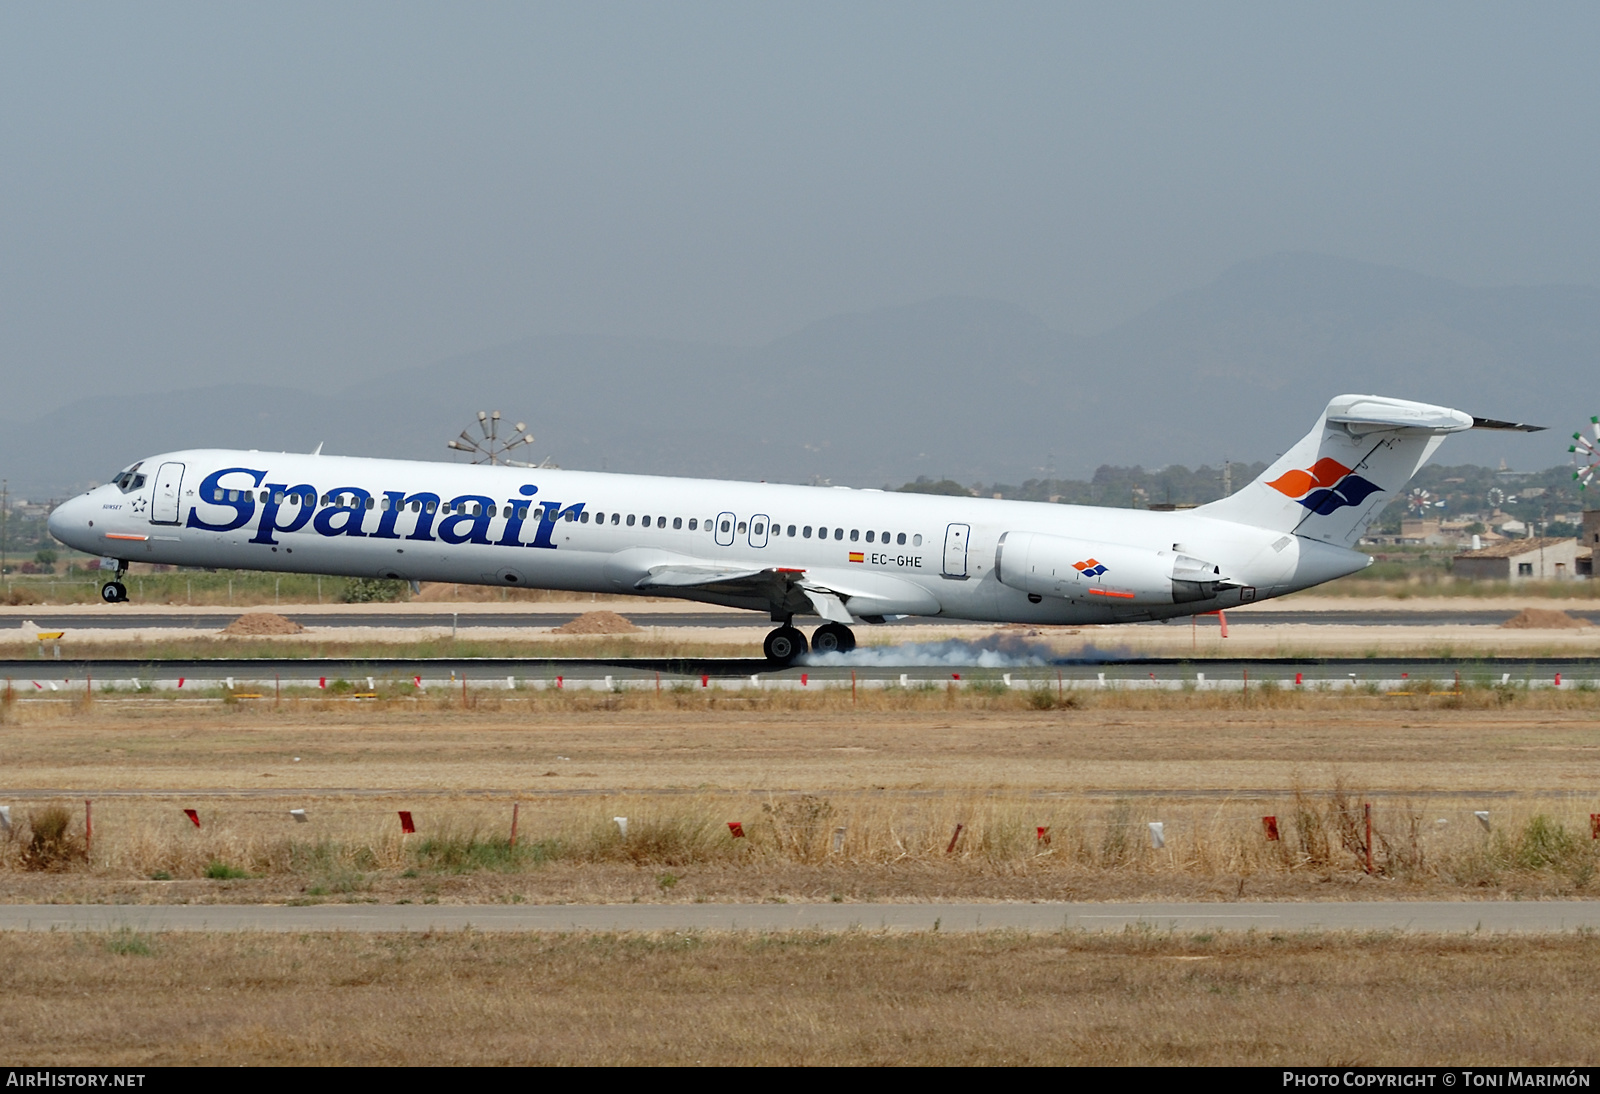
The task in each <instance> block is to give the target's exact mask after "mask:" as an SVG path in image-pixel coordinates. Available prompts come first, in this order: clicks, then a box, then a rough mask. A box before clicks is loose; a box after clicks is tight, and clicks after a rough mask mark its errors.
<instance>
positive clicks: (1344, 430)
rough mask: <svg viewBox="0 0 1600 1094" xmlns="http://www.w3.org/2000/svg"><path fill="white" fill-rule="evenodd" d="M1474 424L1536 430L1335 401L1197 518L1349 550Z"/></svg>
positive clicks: (1387, 404)
mask: <svg viewBox="0 0 1600 1094" xmlns="http://www.w3.org/2000/svg"><path fill="white" fill-rule="evenodd" d="M1475 425H1476V426H1478V427H1479V428H1490V429H1494V428H1500V429H1507V428H1510V429H1532V428H1537V427H1530V426H1521V425H1516V424H1513V423H1509V422H1495V421H1490V420H1489V419H1484V418H1474V417H1472V415H1470V414H1464V413H1462V412H1461V411H1459V410H1451V409H1449V408H1448V407H1442V406H1431V405H1429V404H1427V403H1413V402H1408V401H1406V400H1404V399H1388V398H1384V397H1382V396H1378V395H1340V396H1338V397H1337V398H1335V399H1334V400H1333V401H1331V402H1330V403H1328V408H1327V409H1326V410H1325V411H1323V413H1322V418H1321V420H1320V421H1318V422H1317V425H1316V428H1314V429H1312V431H1311V432H1310V433H1307V434H1306V435H1305V437H1304V438H1303V439H1302V440H1301V441H1300V442H1299V443H1298V444H1296V445H1295V446H1294V447H1293V448H1291V449H1289V451H1287V452H1285V453H1284V454H1283V455H1282V456H1281V457H1280V458H1279V459H1278V461H1277V462H1276V463H1274V464H1273V465H1272V466H1271V467H1269V468H1267V470H1266V471H1265V472H1263V473H1262V475H1261V477H1260V478H1258V479H1256V480H1255V481H1254V482H1252V483H1250V484H1249V485H1248V486H1246V487H1245V488H1244V489H1242V490H1240V491H1239V492H1238V493H1236V494H1234V495H1232V496H1231V497H1226V498H1223V499H1221V500H1220V501H1214V502H1211V503H1210V504H1209V505H1203V506H1201V507H1200V508H1199V509H1198V510H1196V512H1197V513H1203V514H1205V515H1206V516H1209V517H1215V518H1217V519H1220V520H1229V521H1234V522H1236V523H1239V524H1249V525H1253V526H1255V527H1258V528H1270V529H1273V530H1274V531H1281V532H1287V533H1291V534H1293V535H1298V536H1303V537H1305V538H1307V539H1312V540H1318V541H1321V542H1323V543H1331V544H1335V545H1337V546H1340V547H1354V546H1355V545H1356V543H1357V541H1359V540H1360V539H1361V537H1362V536H1363V535H1364V534H1366V531H1367V528H1368V527H1369V526H1370V525H1371V524H1372V522H1373V520H1374V519H1376V518H1377V515H1378V514H1379V513H1380V512H1382V511H1383V508H1384V506H1385V505H1387V504H1388V503H1389V502H1391V501H1393V500H1394V498H1395V497H1396V496H1397V495H1398V494H1399V493H1400V491H1401V490H1402V489H1404V488H1405V485H1406V483H1407V482H1409V481H1410V480H1411V476H1412V475H1414V474H1416V472H1417V469H1418V468H1420V467H1421V466H1422V465H1423V464H1424V463H1426V462H1427V461H1428V458H1429V457H1430V456H1432V455H1433V453H1434V451H1435V450H1436V449H1437V448H1438V447H1439V445H1441V444H1442V443H1444V439H1445V437H1446V436H1448V435H1449V434H1451V433H1459V432H1461V431H1463V430H1467V429H1471V428H1473V426H1475Z"/></svg>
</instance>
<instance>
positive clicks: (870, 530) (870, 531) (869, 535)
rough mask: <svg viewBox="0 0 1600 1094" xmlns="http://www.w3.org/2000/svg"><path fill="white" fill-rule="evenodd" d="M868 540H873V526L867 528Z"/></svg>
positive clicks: (869, 541)
mask: <svg viewBox="0 0 1600 1094" xmlns="http://www.w3.org/2000/svg"><path fill="white" fill-rule="evenodd" d="M867 542H868V543H871V542H872V529H871V528H868V529H867Z"/></svg>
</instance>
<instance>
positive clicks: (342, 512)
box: [312, 486, 372, 537]
mask: <svg viewBox="0 0 1600 1094" xmlns="http://www.w3.org/2000/svg"><path fill="white" fill-rule="evenodd" d="M346 494H352V495H354V497H353V499H352V502H351V504H349V505H330V506H328V507H326V508H324V509H322V510H320V511H319V512H318V513H317V515H316V519H315V520H314V521H313V522H312V527H314V528H316V530H317V534H318V535H319V536H363V537H364V536H365V535H366V534H367V533H365V532H363V531H362V530H361V522H362V520H363V519H364V518H365V517H366V515H367V502H368V501H369V500H371V498H372V495H371V494H369V493H367V492H366V491H365V490H363V489H361V488H360V487H359V486H339V487H335V488H334V489H332V490H329V491H328V496H329V497H330V498H332V499H334V500H336V501H338V500H342V499H343V497H344V495H346ZM340 518H343V519H340ZM335 521H338V523H337V524H335V523H334V522H335Z"/></svg>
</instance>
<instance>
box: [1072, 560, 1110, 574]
mask: <svg viewBox="0 0 1600 1094" xmlns="http://www.w3.org/2000/svg"><path fill="white" fill-rule="evenodd" d="M1072 568H1073V569H1074V570H1077V571H1078V572H1079V573H1080V574H1082V575H1083V576H1084V577H1099V576H1100V575H1101V574H1103V573H1105V572H1106V564H1105V563H1104V562H1097V561H1095V560H1094V559H1092V558H1090V559H1085V560H1084V561H1082V562H1074V563H1073V564H1072Z"/></svg>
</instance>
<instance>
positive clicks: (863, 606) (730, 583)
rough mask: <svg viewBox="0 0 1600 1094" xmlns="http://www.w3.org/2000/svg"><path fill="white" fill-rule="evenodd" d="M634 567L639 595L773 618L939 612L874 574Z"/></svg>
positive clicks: (658, 564) (915, 590) (935, 604)
mask: <svg viewBox="0 0 1600 1094" xmlns="http://www.w3.org/2000/svg"><path fill="white" fill-rule="evenodd" d="M635 565H637V566H638V569H637V570H635V571H634V573H635V574H636V575H637V576H634V579H633V580H632V581H631V582H630V584H631V585H632V586H633V588H634V589H637V590H639V591H640V592H648V591H650V590H652V589H659V590H660V591H662V592H673V591H684V592H687V591H689V590H693V591H694V592H696V593H700V594H704V595H709V596H712V597H716V598H719V599H726V600H728V601H730V602H740V603H742V604H744V605H749V604H750V603H751V602H752V601H759V602H762V603H764V604H765V605H766V606H767V607H768V609H769V610H770V611H772V612H774V613H779V614H781V613H784V612H788V613H807V612H815V613H816V614H817V615H820V616H821V617H822V618H824V619H827V620H830V621H832V622H835V623H845V624H849V623H852V622H854V621H855V619H857V618H863V617H879V616H884V615H936V614H938V612H939V611H940V604H939V601H938V600H937V599H936V598H935V597H933V596H932V595H931V594H929V593H928V592H926V591H925V590H923V589H922V588H921V587H920V586H918V585H916V584H914V583H912V582H910V581H907V580H905V579H903V578H898V577H894V576H893V575H890V574H883V573H878V572H875V571H859V572H858V571H849V570H831V569H827V570H820V569H805V568H800V567H782V566H769V567H763V568H761V569H751V568H745V567H737V566H727V565H722V564H719V563H715V562H708V561H704V560H700V559H691V558H684V557H681V556H679V557H676V558H667V557H658V558H657V559H649V560H646V559H639V560H638V562H637V563H635ZM640 571H642V572H640ZM630 576H632V575H630Z"/></svg>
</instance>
